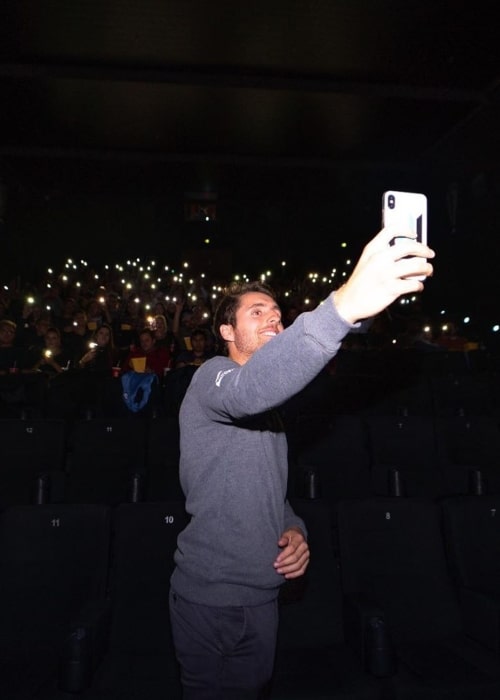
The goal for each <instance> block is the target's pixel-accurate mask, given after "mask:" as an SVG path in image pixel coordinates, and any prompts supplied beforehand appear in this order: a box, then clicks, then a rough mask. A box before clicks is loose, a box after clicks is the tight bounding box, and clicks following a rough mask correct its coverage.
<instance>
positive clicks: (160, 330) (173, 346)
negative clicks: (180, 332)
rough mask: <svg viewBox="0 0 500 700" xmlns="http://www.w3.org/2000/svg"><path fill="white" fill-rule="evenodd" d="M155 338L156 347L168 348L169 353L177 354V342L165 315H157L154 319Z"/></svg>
mask: <svg viewBox="0 0 500 700" xmlns="http://www.w3.org/2000/svg"><path fill="white" fill-rule="evenodd" d="M153 328H154V337H155V342H156V347H159V348H160V347H163V348H166V349H167V350H168V351H169V353H171V354H174V355H175V354H176V353H177V341H176V338H175V335H174V333H173V332H172V331H171V330H170V329H169V327H168V323H167V319H166V318H165V316H164V315H163V314H157V315H156V316H154V318H153Z"/></svg>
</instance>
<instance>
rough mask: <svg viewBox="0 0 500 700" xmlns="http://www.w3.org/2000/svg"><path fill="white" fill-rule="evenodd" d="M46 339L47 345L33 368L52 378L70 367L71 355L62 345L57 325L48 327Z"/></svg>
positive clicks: (40, 352) (40, 351) (41, 350)
mask: <svg viewBox="0 0 500 700" xmlns="http://www.w3.org/2000/svg"><path fill="white" fill-rule="evenodd" d="M44 341H45V345H44V347H43V349H40V350H39V357H38V359H37V361H36V362H35V364H34V365H33V370H34V371H37V370H40V371H41V372H43V373H44V374H45V375H47V376H48V377H49V378H50V377H53V376H55V375H57V374H61V373H62V372H64V371H65V370H66V369H68V368H69V366H70V362H71V355H70V354H69V353H68V352H67V351H66V350H64V349H63V347H62V341H61V331H60V330H59V328H56V327H55V326H52V327H50V328H48V329H47V332H46V333H45V336H44Z"/></svg>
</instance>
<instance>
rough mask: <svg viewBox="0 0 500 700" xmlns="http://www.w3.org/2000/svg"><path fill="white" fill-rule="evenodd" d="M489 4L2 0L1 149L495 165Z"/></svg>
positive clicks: (350, 164) (312, 163) (334, 163)
mask: <svg viewBox="0 0 500 700" xmlns="http://www.w3.org/2000/svg"><path fill="white" fill-rule="evenodd" d="M495 6H496V3H493V2H490V3H483V2H475V3H464V2H429V1H425V0H418V1H414V0H396V1H388V0H378V1H377V0H252V1H251V2H248V1H247V2H244V3H243V2H239V1H238V0H223V1H217V0H215V1H214V2H208V1H206V0H202V1H201V2H196V1H195V0H184V1H181V0H141V1H140V0H137V1H135V2H133V1H131V0H121V1H120V0H31V1H28V0H2V3H1V8H0V27H1V29H0V32H1V37H0V38H1V41H0V81H1V82H0V85H1V95H2V107H1V113H0V157H2V156H3V158H4V160H5V159H7V161H8V162H9V163H11V162H14V161H15V160H21V159H27V158H33V157H39V158H48V159H51V158H66V157H77V158H79V159H89V158H91V159H96V158H97V159H108V160H124V159H126V160H141V161H146V160H149V161H160V162H178V163H196V162H200V161H204V162H211V163H217V164H219V165H221V166H224V165H225V164H235V163H236V164H254V165H257V166H259V167H260V166H270V165H271V166H272V165H283V164H284V165H287V166H291V167H292V166H304V167H312V168H341V169H346V168H348V169H353V168H354V169H366V168H391V167H396V168H403V169H404V168H410V169H411V168H422V167H424V168H425V167H433V168H439V169H443V170H449V171H455V172H457V171H459V172H461V173H463V172H465V173H469V172H470V173H474V172H477V171H481V170H483V169H488V168H495V167H496V166H497V165H498V161H499V158H500V138H498V135H499V134H498V132H499V126H498V125H499V124H500V110H499V95H500V92H499V84H498V78H499V69H500V41H499V40H498V30H499V29H500V23H499V21H498V19H497V17H496V12H495Z"/></svg>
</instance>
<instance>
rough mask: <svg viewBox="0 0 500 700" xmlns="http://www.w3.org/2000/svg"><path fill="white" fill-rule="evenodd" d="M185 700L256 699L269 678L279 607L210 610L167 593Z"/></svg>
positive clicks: (274, 604)
mask: <svg viewBox="0 0 500 700" xmlns="http://www.w3.org/2000/svg"><path fill="white" fill-rule="evenodd" d="M170 616H171V624H172V634H173V638H174V645H175V649H176V654H177V659H178V661H179V663H180V666H181V679H182V687H183V690H184V695H183V698H184V700H257V699H258V698H260V697H261V693H262V692H263V690H264V688H265V686H266V684H267V682H268V681H269V680H270V678H271V674H272V670H273V664H274V654H275V649H276V634H277V628H278V604H277V601H276V600H274V601H272V602H270V603H266V604H265V605H257V606H254V607H239V606H227V607H211V606H207V605H198V604H196V603H190V602H189V601H187V600H185V599H184V598H182V597H181V596H180V595H178V594H177V593H174V592H173V591H170Z"/></svg>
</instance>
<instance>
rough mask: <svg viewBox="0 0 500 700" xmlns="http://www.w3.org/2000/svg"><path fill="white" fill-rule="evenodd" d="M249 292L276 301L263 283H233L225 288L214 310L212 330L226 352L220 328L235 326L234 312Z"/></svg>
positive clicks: (274, 295) (272, 291) (269, 288)
mask: <svg viewBox="0 0 500 700" xmlns="http://www.w3.org/2000/svg"><path fill="white" fill-rule="evenodd" d="M250 292H259V293H261V294H267V296H268V297H271V299H274V301H276V294H275V293H274V290H273V289H272V288H271V287H270V286H269V285H268V284H266V283H265V282H259V281H258V280H257V281H255V282H233V283H232V284H230V285H229V287H226V289H225V290H224V295H223V296H222V298H221V299H220V300H219V303H218V305H217V308H216V309H215V314H214V322H213V329H214V333H215V336H216V338H217V340H218V342H219V345H220V347H221V348H225V349H226V350H227V346H226V341H225V340H224V338H223V337H222V336H221V334H220V327H221V326H226V325H227V326H233V328H234V327H235V326H236V312H237V311H238V309H239V307H240V304H241V297H242V296H244V295H245V294H248V293H250Z"/></svg>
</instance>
